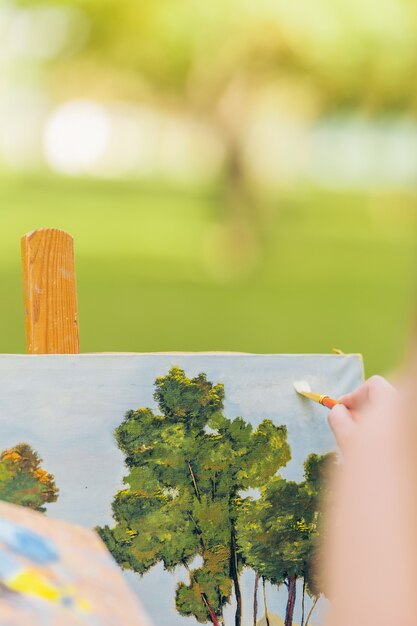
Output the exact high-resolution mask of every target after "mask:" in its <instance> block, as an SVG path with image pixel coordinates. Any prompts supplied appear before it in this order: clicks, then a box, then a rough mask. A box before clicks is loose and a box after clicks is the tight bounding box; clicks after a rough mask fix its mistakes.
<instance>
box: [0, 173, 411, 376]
mask: <svg viewBox="0 0 417 626" xmlns="http://www.w3.org/2000/svg"><path fill="white" fill-rule="evenodd" d="M262 205H265V211H264V214H263V215H262V216H261V222H262V224H261V226H260V227H259V225H258V227H259V229H260V231H262V232H263V236H262V245H261V246H260V247H258V248H255V251H254V250H253V241H252V239H251V238H250V237H249V243H248V245H247V248H248V250H249V251H250V252H247V251H246V252H247V253H246V252H245V250H246V248H243V252H242V250H240V251H239V254H240V255H241V256H242V258H243V266H244V267H245V271H236V263H237V262H236V260H233V259H235V256H234V255H233V253H231V254H229V252H230V250H229V243H230V240H229V239H227V236H226V239H225V241H226V243H225V244H224V245H223V248H222V247H220V248H219V247H218V245H219V244H217V247H216V245H215V246H214V247H213V241H214V242H218V241H221V240H222V233H223V234H224V228H223V230H222V225H224V222H223V221H222V220H224V217H222V209H223V207H222V206H221V203H220V200H219V197H218V195H216V194H215V193H213V192H209V191H201V192H198V191H192V192H191V191H189V192H185V191H180V190H172V189H167V188H164V187H162V186H158V185H155V186H154V187H152V186H151V185H140V184H138V183H120V182H117V183H116V182H109V181H84V180H68V179H59V178H44V177H38V178H33V177H32V178H23V179H16V178H4V179H3V180H1V181H0V280H1V283H0V284H1V288H2V294H3V297H2V306H1V308H0V322H1V325H2V328H3V333H2V336H1V340H0V351H1V352H23V351H24V325H23V307H22V297H21V270H20V250H19V239H20V237H21V235H22V234H24V233H25V232H28V231H29V230H31V229H33V228H36V227H40V226H54V227H57V228H62V229H65V230H68V231H69V232H70V233H71V234H72V235H73V236H74V238H75V243H76V260H77V278H78V293H79V307H80V328H81V342H82V350H83V352H93V351H94V352H95V351H98V352H100V351H171V350H181V351H194V350H226V351H229V350H232V351H233V350H236V351H248V352H329V351H330V350H331V349H332V348H333V347H338V348H341V349H343V350H344V351H345V352H362V353H363V354H364V357H365V365H366V369H367V373H368V374H371V373H374V372H384V371H387V370H389V369H390V368H392V367H393V366H395V364H396V363H397V361H398V359H399V358H400V357H401V355H402V353H403V349H404V344H405V341H406V339H407V336H408V332H409V329H410V322H411V319H412V313H413V307H414V290H415V278H416V277H415V268H416V267H417V265H416V230H415V227H416V220H417V195H412V194H405V193H399V192H398V193H394V192H390V193H388V192H386V193H382V192H379V193H378V192H373V193H366V194H365V193H363V194H352V193H326V192H322V191H318V190H314V189H308V188H304V189H301V190H298V191H292V192H285V193H281V194H280V195H279V196H278V197H276V198H274V199H271V198H269V199H265V201H264V202H263V203H262ZM219 232H220V236H219ZM223 239H224V237H223ZM230 245H232V244H230ZM232 247H233V246H232ZM232 252H233V251H232ZM246 257H248V258H250V259H252V262H251V263H247V265H248V267H246V266H245V263H246V260H247V259H246ZM239 258H240V257H239V255H238V259H239ZM241 260H242V259H241ZM240 265H241V263H240V264H239V263H237V266H238V268H240Z"/></svg>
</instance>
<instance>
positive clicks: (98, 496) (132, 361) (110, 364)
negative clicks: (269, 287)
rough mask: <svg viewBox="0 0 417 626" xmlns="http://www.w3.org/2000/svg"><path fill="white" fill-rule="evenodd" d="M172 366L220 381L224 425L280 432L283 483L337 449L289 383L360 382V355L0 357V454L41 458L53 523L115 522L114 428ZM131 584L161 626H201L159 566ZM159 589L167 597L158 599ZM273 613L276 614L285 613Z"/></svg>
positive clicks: (334, 385)
mask: <svg viewBox="0 0 417 626" xmlns="http://www.w3.org/2000/svg"><path fill="white" fill-rule="evenodd" d="M173 365H179V366H180V367H182V368H183V369H184V370H185V372H186V374H187V375H188V376H195V375H197V374H198V373H200V372H205V373H206V374H207V377H208V379H209V380H210V381H212V382H214V383H218V382H221V383H223V384H224V386H225V394H226V401H225V415H226V416H227V417H230V418H234V417H236V416H241V417H243V418H244V419H245V420H247V421H250V422H251V423H253V424H258V423H259V422H260V421H262V419H265V418H269V419H272V420H273V421H274V422H275V423H277V424H286V425H287V427H288V438H289V443H290V445H291V451H292V460H291V462H290V463H289V464H288V466H287V468H286V469H285V475H286V476H287V477H289V478H294V479H299V478H301V476H302V463H303V461H304V459H305V458H306V456H307V455H308V454H309V453H310V452H319V453H320V452H325V451H328V450H331V449H333V448H334V443H333V438H332V436H331V433H330V431H329V428H328V426H327V421H326V410H325V409H324V408H323V407H321V406H318V405H315V404H313V403H312V402H310V401H308V400H305V399H303V398H301V397H299V396H298V395H297V394H296V393H295V391H294V388H293V381H295V380H307V381H308V382H309V383H310V385H311V387H312V388H313V389H315V390H317V391H320V392H325V393H329V395H333V396H334V397H338V396H339V395H341V394H342V393H346V392H347V391H350V390H352V389H353V388H355V387H356V386H358V385H359V384H360V382H361V381H362V379H363V364H362V359H361V357H360V356H358V355H340V356H339V355H244V354H242V355H239V354H142V355H139V354H126V355H120V354H117V355H94V354H91V355H87V354H86V355H75V356H73V355H50V356H26V355H25V356H23V355H0V442H1V443H0V447H1V449H4V448H7V447H10V446H13V445H15V444H17V443H20V442H22V441H24V442H27V443H29V444H30V445H32V446H33V447H34V448H35V449H36V450H37V451H38V452H39V454H40V455H41V456H42V458H43V459H44V467H45V468H46V469H47V470H48V471H50V472H51V473H53V474H54V475H55V477H56V482H57V485H58V487H59V489H60V496H59V499H58V502H57V503H55V504H53V505H51V506H50V507H49V512H50V514H51V515H54V516H55V517H58V518H61V519H65V520H67V521H70V522H76V523H79V524H82V525H85V526H89V527H93V526H96V525H103V524H106V523H111V502H112V500H113V497H114V495H115V493H116V491H117V490H118V489H120V487H121V486H122V478H123V476H124V475H125V473H126V472H125V468H124V464H123V456H122V454H121V452H120V451H119V450H118V448H117V447H116V445H115V442H114V437H113V432H114V429H115V428H116V427H117V426H118V425H119V424H120V422H121V421H122V419H123V417H124V414H125V412H126V411H127V410H129V409H136V408H139V407H151V408H155V402H154V400H153V397H152V396H153V384H154V380H155V378H156V377H157V376H161V375H164V374H166V373H167V372H168V370H169V369H170V367H172V366H173ZM182 577H183V573H181V572H179V573H178V576H177V577H176V578H177V579H178V578H182ZM129 580H130V582H133V587H134V588H135V590H136V591H138V590H139V595H140V597H141V598H142V600H143V601H144V603H145V605H146V607H147V609H148V611H149V613H150V614H151V616H152V617H153V619H154V622H155V624H157V625H158V626H165V624H166V626H168V625H169V626H186V625H189V626H195V624H197V622H194V620H192V619H185V618H181V617H180V616H178V615H177V614H176V613H175V610H174V608H173V597H174V588H175V579H174V577H172V576H170V575H168V574H165V573H163V572H161V570H160V568H158V567H157V568H154V570H152V571H151V572H150V573H149V574H148V575H146V576H145V577H144V579H143V580H142V581H140V582H139V579H138V578H137V577H136V576H135V577H132V576H129ZM161 584H163V587H162V588H163V589H164V591H165V592H164V594H163V597H161V594H160V593H156V589H157V588H159V589H161ZM245 584H246V583H245V581H244V586H245ZM248 584H249V582H248ZM275 595H277V594H276V593H275ZM283 598H284V595H283ZM273 608H274V610H276V611H279V612H281V614H282V608H281V606H277V607H276V608H275V607H273ZM246 613H247V614H249V613H250V610H248V611H246ZM226 620H227V616H226ZM229 621H230V620H229ZM230 623H231V622H230Z"/></svg>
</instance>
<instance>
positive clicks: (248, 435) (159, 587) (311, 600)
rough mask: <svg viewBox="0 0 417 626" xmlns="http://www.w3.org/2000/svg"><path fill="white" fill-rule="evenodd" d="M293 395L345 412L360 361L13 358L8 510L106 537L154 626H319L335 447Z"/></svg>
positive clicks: (319, 413) (0, 473) (5, 441)
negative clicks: (323, 531) (337, 405)
mask: <svg viewBox="0 0 417 626" xmlns="http://www.w3.org/2000/svg"><path fill="white" fill-rule="evenodd" d="M295 380H306V381H307V382H309V383H310V385H311V387H312V388H313V389H314V390H316V391H320V392H326V393H329V394H330V395H332V396H334V397H338V396H339V395H341V394H343V393H346V392H348V391H351V390H352V389H354V388H355V387H357V386H358V385H359V384H360V383H361V382H362V380H363V365H362V359H361V357H360V356H358V355H244V354H142V355H135V354H132V355H77V356H58V355H57V356H8V355H4V356H1V357H0V440H1V442H2V447H3V451H2V452H1V455H0V499H3V500H8V501H11V502H14V503H17V504H23V505H26V506H30V507H32V508H34V509H38V510H46V514H47V515H48V514H51V515H53V516H55V517H58V518H61V519H62V520H66V521H69V522H75V523H78V524H81V525H84V526H86V527H87V528H96V529H97V530H98V532H99V534H100V536H101V537H102V539H103V540H104V542H105V543H106V545H107V546H108V548H109V549H110V551H111V552H112V554H113V556H114V558H115V559H116V560H117V561H118V563H119V564H120V567H121V568H122V570H123V571H124V572H125V575H126V579H127V580H128V582H129V584H130V586H131V589H132V590H133V591H134V592H135V593H136V594H138V596H139V597H140V599H141V600H142V602H143V604H144V606H145V608H146V610H147V612H148V614H149V615H150V617H151V619H152V621H153V622H154V624H155V625H156V626H196V625H197V624H198V623H207V624H214V625H215V626H217V625H219V624H222V625H224V626H249V625H252V624H255V623H256V624H267V623H269V624H270V626H272V625H273V624H279V625H280V624H283V623H284V621H285V622H286V624H287V625H288V624H290V623H291V624H297V625H300V623H301V622H302V623H303V624H304V626H307V625H309V626H318V625H319V624H321V623H322V620H323V609H324V606H325V602H326V601H325V600H324V599H323V593H322V592H323V589H322V588H321V582H320V580H317V577H315V575H314V571H313V569H312V561H313V559H314V546H315V544H316V542H317V539H318V536H319V534H320V524H319V520H320V516H321V511H320V505H319V501H320V497H319V496H320V492H321V489H322V484H323V482H322V480H321V478H322V475H323V473H324V471H325V469H326V468H327V467H328V466H329V464H332V463H334V462H335V461H334V457H333V456H332V455H331V454H330V453H331V452H332V451H333V450H334V449H335V443H334V440H333V437H332V434H331V432H330V429H329V427H328V425H327V420H326V415H327V410H326V409H325V408H324V407H321V406H319V405H316V404H313V403H312V402H311V401H309V400H306V399H304V398H301V397H300V396H298V395H297V394H296V393H295V391H294V388H293V382H294V381H295ZM312 610H313V612H312V613H311V611H312Z"/></svg>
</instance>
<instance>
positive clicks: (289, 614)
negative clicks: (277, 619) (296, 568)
mask: <svg viewBox="0 0 417 626" xmlns="http://www.w3.org/2000/svg"><path fill="white" fill-rule="evenodd" d="M296 584H297V577H296V576H295V574H291V575H290V576H289V577H288V600H287V610H286V612H285V623H284V624H285V626H292V623H293V618H294V607H295V596H296V589H297V587H296Z"/></svg>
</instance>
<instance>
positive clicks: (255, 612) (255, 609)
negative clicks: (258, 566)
mask: <svg viewBox="0 0 417 626" xmlns="http://www.w3.org/2000/svg"><path fill="white" fill-rule="evenodd" d="M258 589H259V574H258V572H256V574H255V584H254V586H253V626H256V624H257V621H258Z"/></svg>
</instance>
